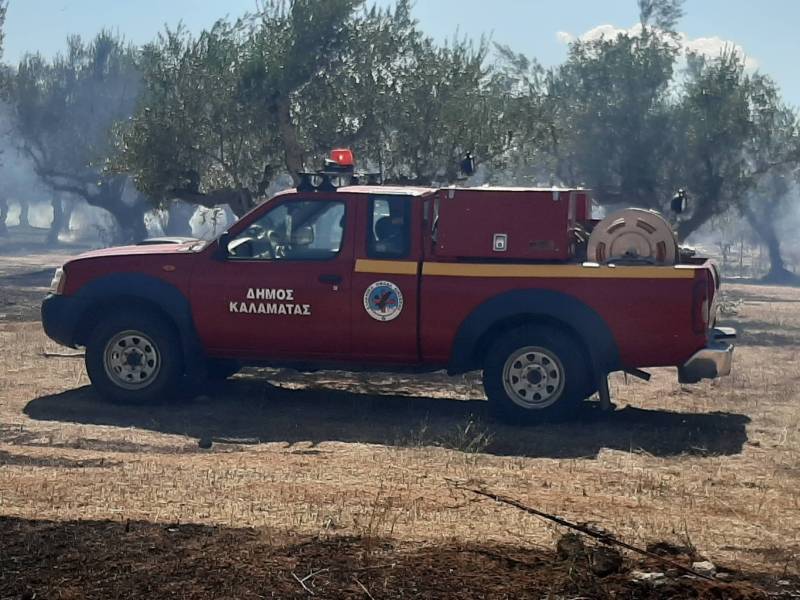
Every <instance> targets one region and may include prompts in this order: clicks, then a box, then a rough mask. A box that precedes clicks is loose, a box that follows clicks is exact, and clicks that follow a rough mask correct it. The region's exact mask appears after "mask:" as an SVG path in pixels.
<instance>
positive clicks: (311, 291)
mask: <svg viewBox="0 0 800 600" xmlns="http://www.w3.org/2000/svg"><path fill="white" fill-rule="evenodd" d="M334 155H335V156H336V157H338V162H336V163H330V161H329V163H330V164H329V168H328V170H326V171H322V172H319V173H306V174H303V175H301V180H300V181H301V183H300V185H299V186H298V188H297V189H293V190H291V191H287V192H283V193H280V194H278V195H277V196H275V197H274V198H272V199H271V200H269V201H267V202H264V203H262V204H260V205H259V206H257V207H256V208H254V209H253V210H252V211H250V212H249V213H248V214H246V215H245V216H244V217H242V218H241V219H240V220H239V221H237V222H236V223H235V224H233V225H232V226H230V228H229V229H228V230H227V231H226V232H224V233H223V234H222V235H221V236H220V237H219V238H218V239H216V240H214V241H211V242H203V241H198V240H189V241H183V242H179V243H167V242H168V241H165V243H147V244H142V245H138V246H128V247H121V248H109V249H104V250H97V251H93V252H88V253H86V254H82V255H80V256H78V257H76V258H74V259H72V260H70V261H68V262H67V263H66V264H64V265H63V267H62V268H60V269H58V270H57V271H56V274H55V277H54V279H53V282H52V289H51V293H50V294H49V295H48V296H47V298H46V299H45V300H44V303H43V305H42V321H43V324H44V329H45V331H46V332H47V335H49V336H50V337H51V338H52V339H54V340H56V341H57V342H60V343H61V344H64V345H67V346H71V347H85V348H86V368H87V371H88V374H89V377H90V379H91V381H92V383H93V385H94V387H95V388H96V390H97V391H98V392H99V393H100V394H101V395H102V396H103V397H105V398H108V399H111V400H114V401H123V402H136V403H146V402H154V401H163V400H170V399H173V398H176V397H178V396H179V395H180V393H181V390H184V389H188V388H190V387H191V385H190V384H192V383H195V382H199V381H203V380H205V378H224V377H227V376H230V375H232V374H233V373H235V372H236V371H237V370H238V369H239V368H240V367H241V366H243V365H268V366H283V367H290V368H295V369H298V370H301V371H313V370H317V369H339V370H347V371H354V370H359V371H363V370H375V371H378V370H380V371H398V372H400V371H402V372H408V371H420V372H425V371H436V370H446V371H447V372H448V373H450V374H460V373H465V372H468V371H475V370H481V371H482V372H483V383H484V387H485V391H486V396H487V397H488V400H489V402H490V405H491V407H492V410H493V412H494V414H496V415H497V416H499V417H501V418H505V419H507V420H511V421H515V422H520V421H535V420H541V419H550V418H554V417H558V418H563V417H566V416H569V415H571V414H572V413H574V412H575V411H576V409H577V408H579V406H580V404H581V403H582V401H583V400H584V399H586V398H588V397H589V396H591V395H592V394H594V393H596V392H599V394H600V397H601V399H606V400H607V398H608V384H607V376H608V374H609V373H611V372H614V371H627V372H629V373H633V374H636V375H639V376H643V377H646V376H647V374H646V373H645V372H644V371H642V369H644V368H647V367H659V366H675V367H677V369H678V376H679V379H680V381H681V382H683V383H694V382H698V381H699V380H701V379H704V378H715V377H719V376H723V375H727V374H728V373H729V372H730V369H731V359H732V353H733V347H732V345H731V344H730V343H729V342H728V341H726V340H727V338H732V337H734V336H735V332H734V331H733V330H730V329H723V328H716V327H715V320H716V319H715V315H716V300H717V298H718V296H719V286H720V276H719V273H718V271H717V268H716V267H715V265H714V263H713V262H711V261H709V260H706V259H702V258H698V257H696V256H694V255H693V254H692V252H691V251H689V250H688V249H685V248H681V247H679V246H678V244H677V242H676V239H675V236H674V234H673V232H672V229H671V228H670V226H669V224H668V223H667V221H665V219H664V218H663V217H661V216H660V215H659V214H658V213H655V212H652V211H646V210H639V209H627V210H622V211H620V212H616V213H614V214H611V215H609V216H608V217H606V218H605V219H603V220H594V219H592V214H591V198H590V194H589V192H588V191H587V190H585V189H557V188H552V189H551V188H546V189H542V188H499V187H479V188H464V187H446V188H439V189H436V188H425V187H395V186H384V185H370V184H369V182H366V183H367V184H364V185H362V184H361V183H364V182H363V178H362V181H358V177H357V176H356V175H354V174H353V173H352V169H350V167H351V166H352V164H353V163H352V154H351V153H349V152H346V151H338V154H337V152H334ZM348 169H350V171H349V172H348ZM343 173H344V174H345V175H343ZM343 177H344V179H345V180H346V181H345V182H344V185H340V186H339V187H336V183H342V181H341V180H342V178H343Z"/></svg>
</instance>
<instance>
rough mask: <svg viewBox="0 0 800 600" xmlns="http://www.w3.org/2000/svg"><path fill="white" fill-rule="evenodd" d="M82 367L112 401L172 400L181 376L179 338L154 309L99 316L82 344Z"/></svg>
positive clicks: (93, 383)
mask: <svg viewBox="0 0 800 600" xmlns="http://www.w3.org/2000/svg"><path fill="white" fill-rule="evenodd" d="M86 371H87V372H88V374H89V379H90V380H91V382H92V385H94V387H95V389H96V390H97V391H98V392H99V393H100V395H101V396H102V397H103V398H105V399H107V400H110V401H113V402H121V403H130V404H149V403H155V402H166V401H169V400H172V399H174V397H175V394H176V393H177V390H178V387H179V382H180V380H181V377H182V375H183V357H182V352H181V346H180V339H179V337H178V334H177V332H175V330H174V328H173V327H172V325H171V324H170V323H169V322H167V321H166V320H165V319H163V318H161V317H159V316H158V315H156V314H153V313H149V312H145V311H122V312H120V313H119V314H116V315H111V316H109V317H106V318H105V319H103V320H102V321H101V322H100V323H99V324H98V325H97V326H96V327H95V328H94V330H93V331H92V333H91V335H90V336H89V340H88V342H87V344H86Z"/></svg>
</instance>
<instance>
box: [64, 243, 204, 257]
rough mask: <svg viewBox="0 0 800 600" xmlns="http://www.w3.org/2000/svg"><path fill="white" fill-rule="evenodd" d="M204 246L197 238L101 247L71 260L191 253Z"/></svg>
mask: <svg viewBox="0 0 800 600" xmlns="http://www.w3.org/2000/svg"><path fill="white" fill-rule="evenodd" d="M205 247H206V242H200V241H198V240H192V241H187V242H184V243H182V244H175V243H171V242H167V243H164V244H145V245H142V246H114V247H112V248H101V249H100V250H91V251H89V252H84V253H83V254H79V255H78V256H76V257H75V258H73V259H72V260H83V259H89V258H108V257H111V256H141V255H143V254H161V255H164V254H191V253H194V252H199V251H200V250H202V249H203V248H205Z"/></svg>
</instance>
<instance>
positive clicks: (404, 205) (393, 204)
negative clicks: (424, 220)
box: [367, 195, 411, 259]
mask: <svg viewBox="0 0 800 600" xmlns="http://www.w3.org/2000/svg"><path fill="white" fill-rule="evenodd" d="M410 253H411V199H410V198H409V197H408V196H389V195H386V196H370V199H369V206H368V209H367V256H368V257H370V258H387V259H392V258H393V259H398V258H407V257H408V256H409V254H410Z"/></svg>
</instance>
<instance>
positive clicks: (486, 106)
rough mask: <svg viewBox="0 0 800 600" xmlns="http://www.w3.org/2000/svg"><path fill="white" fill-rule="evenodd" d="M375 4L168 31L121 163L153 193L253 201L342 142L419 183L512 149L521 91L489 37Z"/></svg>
mask: <svg viewBox="0 0 800 600" xmlns="http://www.w3.org/2000/svg"><path fill="white" fill-rule="evenodd" d="M361 4H362V3H361V2H359V1H355V0H334V1H331V2H325V3H320V2H313V1H311V0H294V1H277V0H276V1H274V2H269V3H267V4H266V6H265V7H264V8H263V10H262V12H260V13H259V14H257V15H249V16H247V17H245V18H243V19H241V20H240V21H238V22H237V23H235V24H229V23H227V22H225V21H221V22H219V23H217V24H216V25H215V26H214V27H213V28H212V29H211V30H210V31H208V32H204V33H203V34H202V35H201V36H200V37H199V38H197V39H194V38H193V37H192V36H191V35H189V34H188V33H186V32H185V31H183V30H178V31H175V32H169V31H168V32H167V33H166V34H164V35H162V36H161V37H160V38H159V40H157V41H156V42H155V43H153V44H151V45H149V46H147V47H146V48H145V49H144V51H143V52H142V58H141V60H140V63H139V66H140V68H141V71H142V74H143V78H144V91H143V94H142V97H141V99H140V103H139V107H138V109H137V111H136V113H135V115H134V117H133V119H131V120H130V121H129V122H128V123H125V124H122V125H121V126H120V128H119V129H118V131H117V148H118V154H117V157H116V159H115V161H114V168H115V169H116V170H119V171H125V170H127V171H130V172H132V173H134V177H135V179H136V182H137V185H138V186H139V187H140V189H142V190H143V191H145V192H146V193H148V194H150V195H152V196H155V197H159V198H163V199H169V198H176V197H177V198H182V199H185V200H188V201H191V202H197V203H201V204H206V205H214V204H219V203H222V202H227V203H229V204H231V206H232V208H233V209H234V210H235V211H236V212H239V213H241V212H243V211H244V210H246V209H248V208H250V207H251V206H252V205H253V203H254V202H255V200H256V198H258V197H259V196H262V195H263V194H264V192H265V191H266V189H267V187H268V186H269V184H270V183H271V182H272V181H273V180H274V178H275V176H276V175H278V174H280V173H281V172H288V173H290V174H292V175H294V174H296V173H297V172H299V171H301V170H302V169H304V168H314V167H315V166H316V165H317V164H319V163H320V162H321V157H322V155H323V154H326V153H327V152H328V151H329V150H330V149H331V148H333V147H336V146H341V145H346V146H351V147H353V148H354V149H355V150H356V151H357V154H358V155H361V156H364V157H366V158H367V162H371V163H372V166H373V167H379V168H380V169H381V170H382V171H383V172H384V173H385V175H386V177H387V178H388V179H390V180H396V181H405V182H415V183H430V182H432V181H453V180H454V179H455V178H456V176H457V175H458V173H457V172H456V167H457V165H458V159H459V158H461V157H462V156H463V154H464V153H465V152H466V151H472V152H474V153H475V154H476V155H477V156H479V157H484V158H487V157H493V156H496V155H499V154H501V153H502V152H503V151H504V149H505V148H506V147H507V144H508V137H507V131H506V128H507V125H506V124H505V122H504V107H505V103H506V100H507V97H506V96H507V95H506V94H504V93H503V90H502V89H500V88H499V87H498V86H497V85H496V82H495V80H494V78H493V77H492V74H491V71H490V69H488V68H487V67H486V66H485V63H486V56H487V52H488V44H486V43H485V42H481V43H479V44H477V45H475V44H473V43H472V42H470V41H468V40H461V39H455V40H453V41H452V42H451V43H449V44H446V45H443V46H439V45H437V44H435V43H434V42H433V41H432V40H431V39H429V38H427V37H425V36H423V35H422V34H421V33H420V31H419V30H418V29H417V25H416V23H415V21H414V20H413V19H412V18H411V8H410V2H409V1H408V0H400V1H399V2H397V4H396V5H394V6H393V7H391V8H387V9H378V8H376V7H372V8H370V9H368V10H366V9H363V8H362V6H361Z"/></svg>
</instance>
